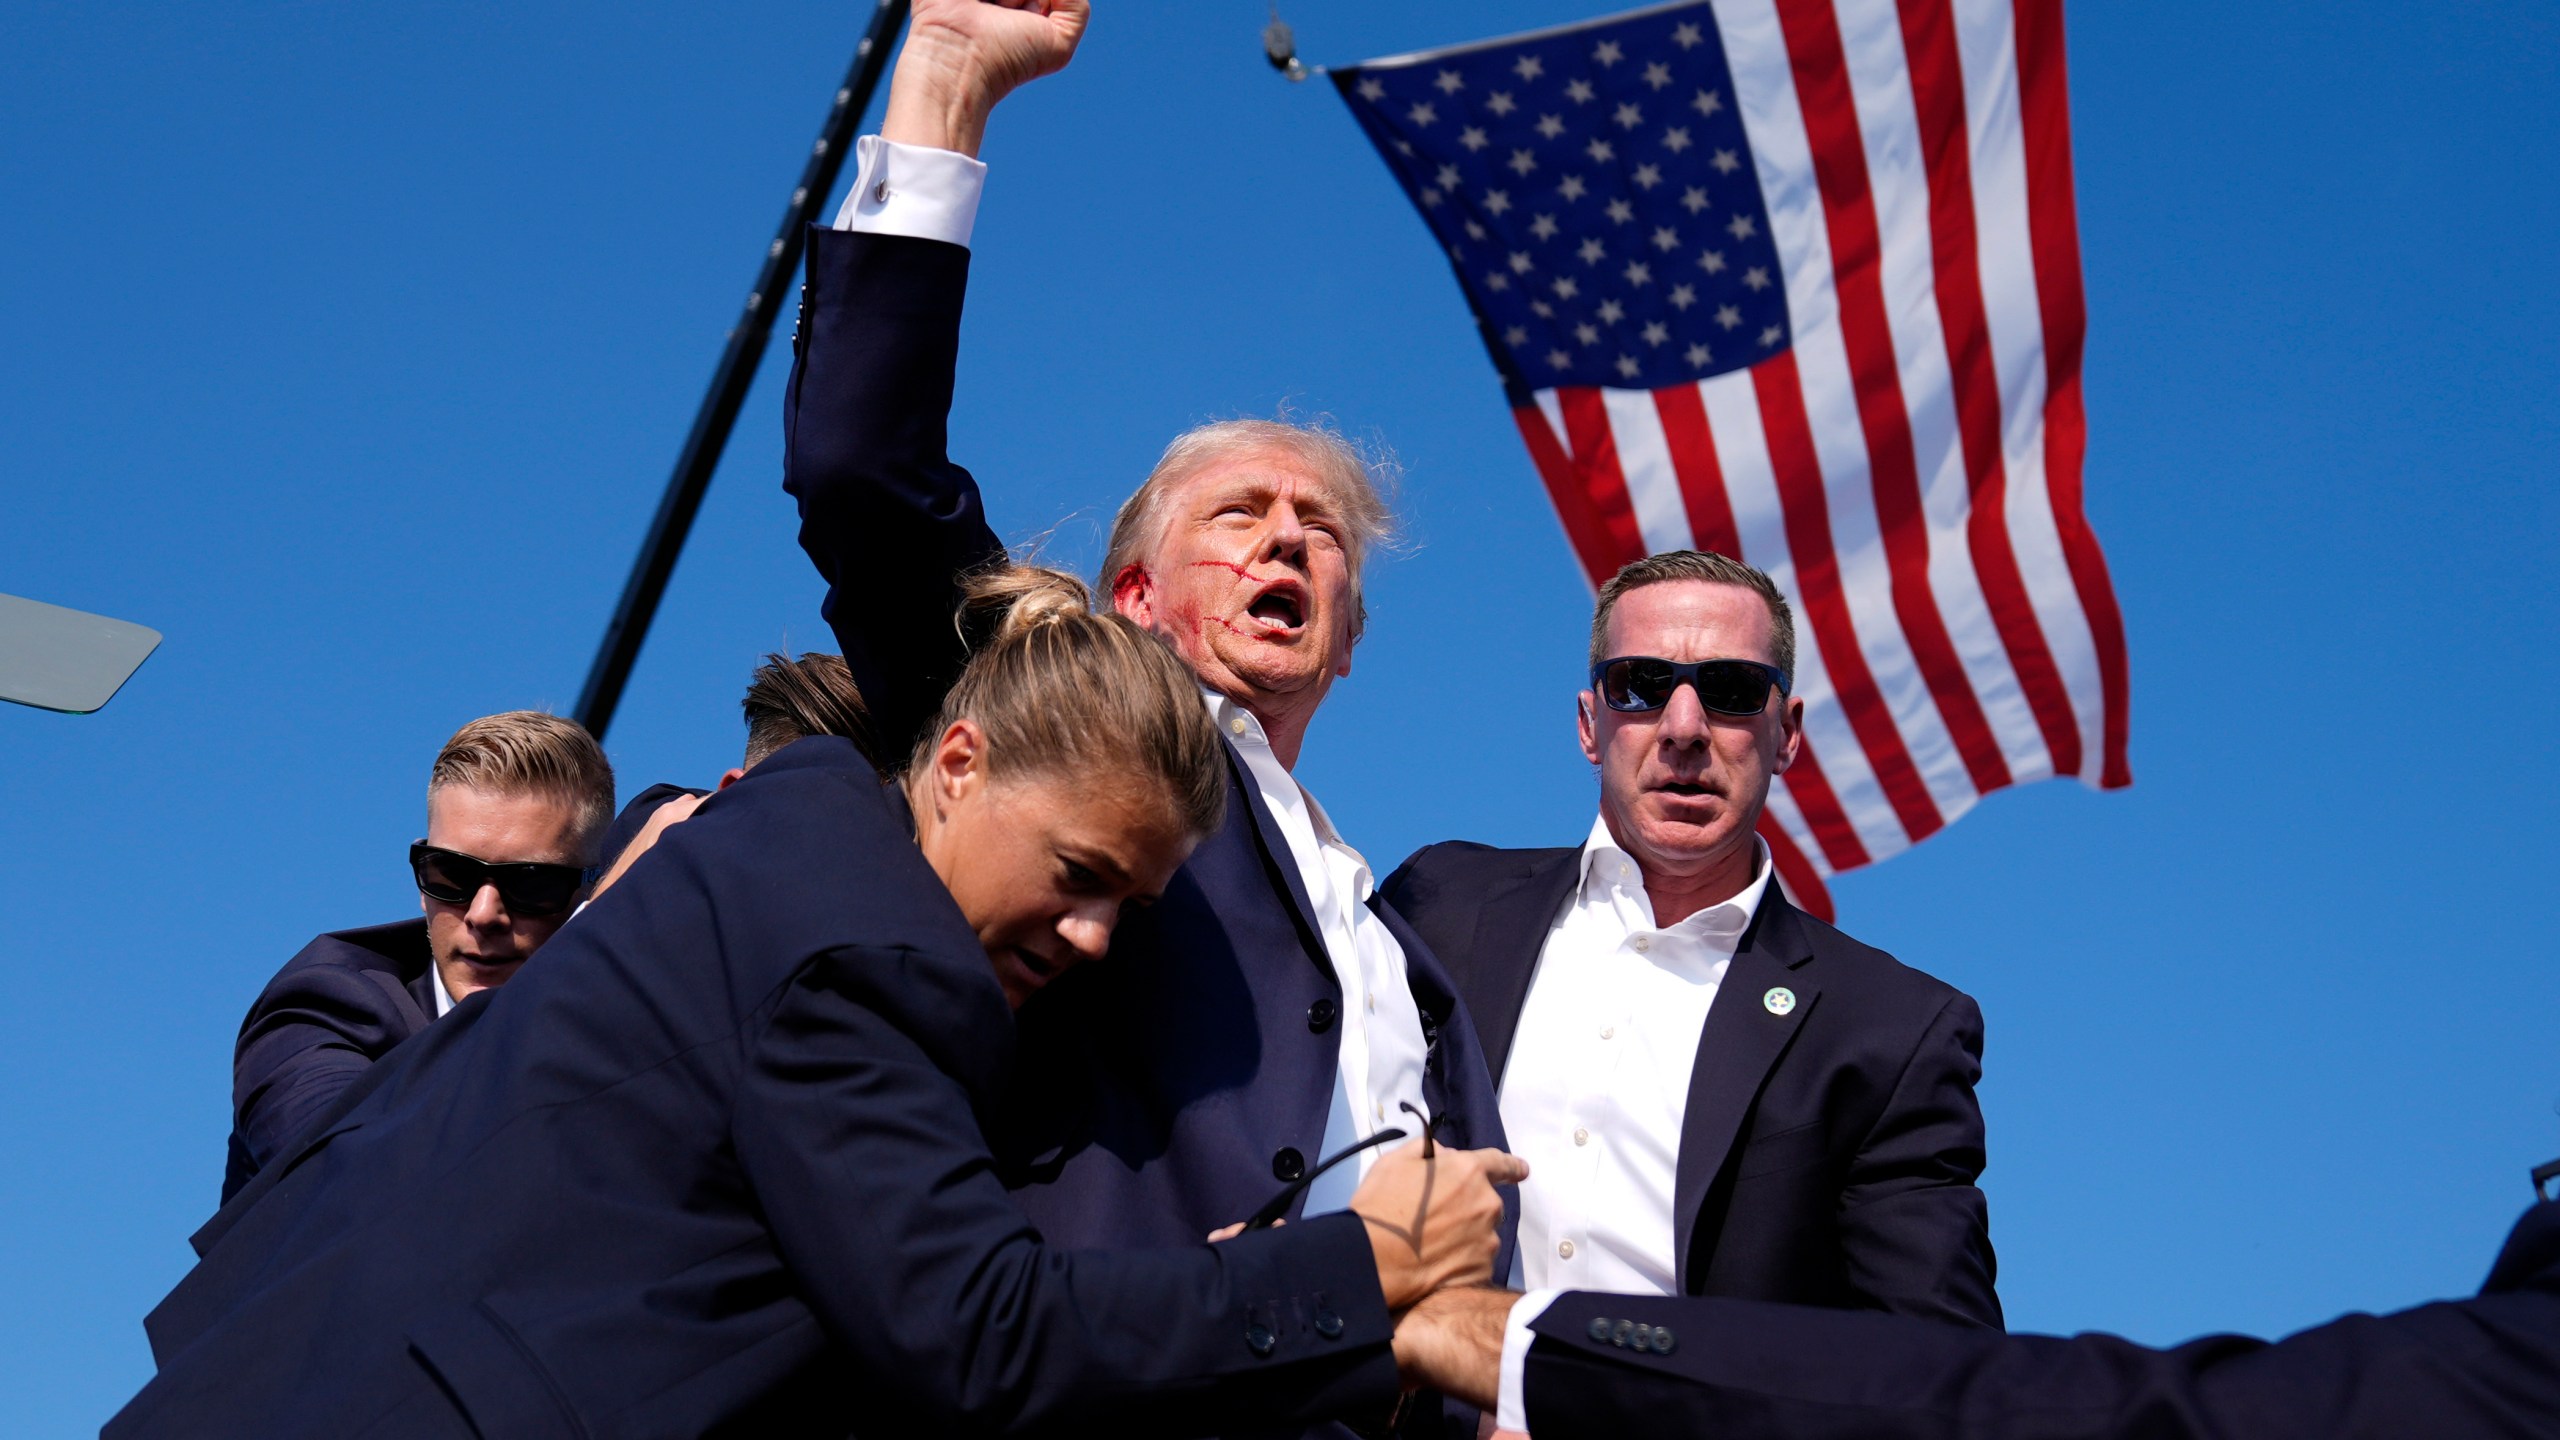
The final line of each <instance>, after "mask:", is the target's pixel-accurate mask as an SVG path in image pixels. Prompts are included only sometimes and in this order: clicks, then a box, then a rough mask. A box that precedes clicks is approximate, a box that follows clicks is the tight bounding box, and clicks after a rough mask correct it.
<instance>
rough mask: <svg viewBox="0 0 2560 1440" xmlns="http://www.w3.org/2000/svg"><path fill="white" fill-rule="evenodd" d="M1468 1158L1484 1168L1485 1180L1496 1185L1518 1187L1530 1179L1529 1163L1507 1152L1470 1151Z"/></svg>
mask: <svg viewBox="0 0 2560 1440" xmlns="http://www.w3.org/2000/svg"><path fill="white" fill-rule="evenodd" d="M1467 1154H1468V1156H1469V1157H1470V1158H1472V1159H1473V1160H1475V1161H1476V1163H1478V1164H1480V1165H1482V1166H1483V1167H1484V1178H1485V1179H1486V1180H1488V1181H1490V1182H1492V1183H1493V1184H1496V1185H1517V1184H1519V1183H1520V1182H1521V1181H1523V1180H1526V1179H1528V1178H1529V1162H1528V1161H1526V1160H1523V1159H1521V1158H1520V1157H1519V1156H1517V1155H1514V1154H1512V1153H1510V1152H1509V1151H1507V1150H1470V1151H1468V1152H1467Z"/></svg>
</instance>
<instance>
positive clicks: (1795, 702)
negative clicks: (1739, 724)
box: [1769, 695, 1804, 775]
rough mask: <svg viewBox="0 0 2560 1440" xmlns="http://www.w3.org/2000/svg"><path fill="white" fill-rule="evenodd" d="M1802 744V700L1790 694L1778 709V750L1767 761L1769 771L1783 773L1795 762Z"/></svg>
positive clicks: (1775, 773) (1776, 773) (1773, 773)
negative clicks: (1783, 704)
mask: <svg viewBox="0 0 2560 1440" xmlns="http://www.w3.org/2000/svg"><path fill="white" fill-rule="evenodd" d="M1803 746H1804V702H1803V701H1802V700H1799V699H1797V698H1796V697H1795V696H1793V695H1790V696H1788V697H1787V703H1786V705H1785V707H1784V708H1782V709H1781V710H1779V711H1778V750H1777V754H1776V755H1775V756H1773V757H1771V759H1770V761H1769V773H1770V774H1772V775H1784V774H1786V773H1787V767H1788V766H1790V765H1793V764H1794V763H1796V752H1797V751H1798V750H1799V749H1802V748H1803Z"/></svg>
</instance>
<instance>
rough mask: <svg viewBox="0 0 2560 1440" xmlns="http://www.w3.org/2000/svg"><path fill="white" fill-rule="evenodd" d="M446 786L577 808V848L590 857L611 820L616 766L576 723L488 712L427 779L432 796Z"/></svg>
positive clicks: (464, 731) (531, 713)
mask: <svg viewBox="0 0 2560 1440" xmlns="http://www.w3.org/2000/svg"><path fill="white" fill-rule="evenodd" d="M447 785H468V786H470V787H471V788H472V789H474V790H487V791H490V792H492V793H494V794H499V795H543V796H550V797H553V798H556V799H560V800H565V801H567V802H568V803H569V804H570V805H572V806H574V807H576V810H577V817H578V849H579V850H580V852H581V853H585V854H588V855H589V857H590V858H592V855H593V851H594V849H595V846H596V842H597V841H598V840H601V839H602V838H603V837H604V831H605V827H606V826H607V825H610V824H612V823H613V765H612V763H611V762H610V761H607V760H606V759H605V758H604V747H602V746H600V745H598V744H596V738H595V737H594V736H593V735H590V734H588V733H587V727H585V726H584V725H581V724H579V723H578V722H577V721H575V720H564V719H562V718H561V717H559V716H557V715H551V714H546V713H545V712H543V711H540V710H509V711H506V712H504V713H503V714H498V715H483V716H481V717H480V718H479V719H477V720H474V721H472V722H471V723H470V724H468V725H465V726H463V727H462V728H461V729H459V730H456V731H454V732H453V738H452V739H450V740H447V741H446V742H444V749H442V750H440V751H438V752H437V753H436V768H435V770H434V771H433V772H432V773H431V774H430V775H429V776H428V777H427V795H428V797H429V798H430V799H433V798H434V796H435V793H436V792H437V791H438V790H441V789H443V788H444V787H445V786H447Z"/></svg>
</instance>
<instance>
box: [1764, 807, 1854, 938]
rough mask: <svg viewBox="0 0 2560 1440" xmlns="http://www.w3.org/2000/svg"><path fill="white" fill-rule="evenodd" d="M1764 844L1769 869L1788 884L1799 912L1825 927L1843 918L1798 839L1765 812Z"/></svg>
mask: <svg viewBox="0 0 2560 1440" xmlns="http://www.w3.org/2000/svg"><path fill="white" fill-rule="evenodd" d="M1760 842H1761V843H1762V844H1764V845H1766V846H1768V847H1769V868H1771V869H1773V870H1775V871H1777V872H1778V879H1779V880H1781V881H1783V882H1785V884H1786V887H1787V894H1788V895H1790V896H1792V897H1793V898H1794V900H1795V902H1796V908H1797V909H1799V910H1802V911H1803V912H1805V913H1806V914H1808V915H1811V916H1812V917H1813V918H1815V919H1816V920H1819V921H1821V922H1822V923H1823V924H1825V925H1828V924H1830V923H1831V922H1832V921H1834V920H1836V919H1838V918H1839V911H1838V910H1837V909H1835V908H1834V907H1833V905H1832V903H1831V889H1830V887H1829V886H1826V885H1824V884H1823V883H1822V876H1821V875H1820V874H1819V873H1817V872H1816V871H1815V870H1814V868H1813V862H1811V861H1809V860H1807V859H1805V858H1804V852H1803V851H1802V850H1799V849H1797V848H1796V842H1795V837H1794V836H1792V835H1789V834H1788V833H1787V830H1786V827H1785V826H1783V825H1780V824H1779V823H1778V822H1777V821H1775V820H1772V819H1770V818H1769V816H1768V813H1767V812H1765V811H1763V812H1762V813H1761V816H1760Z"/></svg>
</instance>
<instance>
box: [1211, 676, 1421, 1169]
mask: <svg viewBox="0 0 2560 1440" xmlns="http://www.w3.org/2000/svg"><path fill="white" fill-rule="evenodd" d="M1200 693H1201V695H1202V697H1203V698H1205V699H1206V700H1207V701H1208V702H1209V715H1210V718H1212V719H1214V720H1216V721H1217V722H1218V730H1219V732H1220V733H1221V734H1223V735H1225V736H1226V737H1227V739H1228V740H1230V741H1232V742H1234V744H1235V747H1236V753H1237V754H1238V755H1240V756H1242V757H1243V759H1244V768H1245V773H1247V774H1248V775H1251V776H1252V777H1253V786H1254V789H1255V790H1256V791H1258V792H1259V793H1260V794H1261V796H1262V803H1263V804H1264V805H1266V806H1268V807H1270V810H1271V816H1272V818H1273V819H1274V820H1277V821H1278V822H1279V823H1280V833H1281V835H1282V836H1283V837H1285V838H1286V839H1287V840H1288V842H1289V858H1290V859H1291V860H1293V861H1295V862H1296V864H1297V867H1298V879H1299V880H1300V881H1301V882H1303V883H1304V884H1305V885H1306V887H1307V901H1308V903H1309V904H1311V905H1313V906H1314V907H1315V921H1316V928H1317V930H1318V931H1320V932H1321V933H1322V934H1323V936H1324V948H1325V954H1326V958H1327V959H1329V960H1331V961H1332V962H1333V973H1334V978H1335V979H1337V980H1339V981H1340V982H1341V984H1342V1018H1341V1020H1340V1022H1339V1024H1340V1027H1341V1035H1340V1039H1341V1048H1340V1050H1339V1051H1338V1052H1337V1053H1336V1057H1335V1061H1334V1072H1333V1103H1332V1106H1331V1108H1330V1109H1328V1110H1327V1112H1326V1114H1325V1122H1324V1153H1325V1154H1326V1155H1330V1154H1332V1153H1333V1152H1335V1151H1336V1150H1340V1149H1342V1148H1343V1147H1344V1146H1346V1145H1350V1144H1352V1143H1354V1142H1356V1141H1359V1140H1364V1139H1366V1138H1368V1137H1369V1136H1371V1135H1374V1134H1376V1133H1377V1132H1378V1131H1380V1130H1383V1129H1385V1128H1387V1127H1388V1126H1390V1125H1395V1126H1400V1127H1402V1128H1403V1130H1404V1132H1405V1133H1406V1134H1407V1135H1412V1134H1416V1133H1418V1132H1419V1129H1420V1127H1419V1126H1418V1125H1417V1124H1416V1123H1415V1121H1414V1119H1413V1117H1412V1116H1410V1115H1407V1114H1405V1113H1404V1111H1403V1109H1402V1106H1403V1105H1404V1104H1406V1103H1410V1104H1411V1105H1412V1106H1413V1108H1414V1109H1416V1110H1421V1111H1423V1113H1424V1114H1426V1115H1427V1114H1429V1113H1430V1112H1429V1111H1428V1110H1427V1109H1425V1108H1424V1106H1423V1103H1422V1067H1423V1061H1424V1058H1425V1055H1426V1053H1427V1052H1426V1050H1425V1046H1424V1041H1423V1038H1422V1010H1421V1007H1420V1006H1418V1005H1416V1004H1415V1003H1414V999H1413V986H1412V984H1411V982H1410V981H1408V980H1407V979H1406V977H1405V968H1404V947H1403V946H1402V945H1399V944H1397V943H1396V937H1395V935H1394V933H1393V932H1392V931H1390V930H1388V929H1387V923H1386V922H1385V921H1383V920H1381V919H1379V918H1378V915H1377V912H1376V911H1374V910H1371V909H1370V908H1369V893H1370V891H1371V890H1372V889H1373V888H1374V886H1373V883H1372V881H1371V878H1370V874H1369V862H1368V861H1367V860H1366V859H1363V858H1362V857H1361V854H1360V852H1359V851H1357V850H1354V849H1352V848H1351V847H1350V846H1349V845H1347V844H1344V843H1343V839H1342V835H1341V832H1339V831H1337V830H1335V829H1334V828H1333V821H1332V820H1330V819H1328V818H1327V817H1326V815H1325V813H1324V807H1323V806H1322V805H1319V804H1317V803H1316V797H1315V796H1314V795H1312V794H1309V793H1308V791H1307V788H1306V787H1305V786H1303V785H1300V784H1299V783H1298V781H1297V777H1295V776H1293V775H1291V774H1290V773H1289V769H1288V767H1287V766H1285V765H1282V764H1281V763H1280V757H1279V756H1277V755H1275V754H1273V753H1272V752H1271V741H1270V738H1269V737H1268V736H1266V735H1264V734H1263V731H1262V722H1261V721H1260V720H1257V719H1255V718H1254V716H1253V714H1252V713H1251V712H1250V711H1248V710H1246V709H1245V708H1244V707H1243V706H1241V705H1238V704H1237V703H1236V702H1234V701H1233V700H1230V699H1228V698H1227V697H1226V696H1224V695H1220V694H1218V693H1217V692H1215V691H1212V690H1206V689H1204V690H1202V691H1201V692H1200ZM1377 1156H1378V1152H1377V1151H1376V1150H1363V1151H1361V1152H1360V1154H1359V1155H1358V1157H1357V1158H1356V1159H1354V1160H1349V1161H1345V1162H1344V1163H1342V1164H1340V1165H1337V1166H1335V1167H1334V1168H1333V1169H1331V1170H1328V1171H1326V1172H1325V1173H1324V1175H1323V1176H1322V1177H1321V1178H1319V1179H1318V1180H1317V1181H1316V1182H1315V1183H1314V1184H1313V1185H1310V1186H1308V1187H1307V1200H1306V1207H1305V1213H1306V1214H1309V1215H1319V1214H1323V1213H1325V1212H1327V1211H1332V1210H1343V1209H1348V1208H1349V1207H1350V1204H1351V1192H1352V1191H1353V1190H1356V1189H1358V1188H1359V1185H1360V1178H1361V1177H1362V1176H1364V1175H1366V1174H1368V1173H1369V1166H1370V1164H1371V1163H1372V1162H1373V1161H1375V1160H1376V1159H1377ZM1319 1158H1320V1157H1318V1156H1315V1155H1310V1156H1308V1157H1307V1163H1308V1164H1309V1165H1313V1164H1315V1163H1316V1161H1317V1160H1318V1159H1319Z"/></svg>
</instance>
